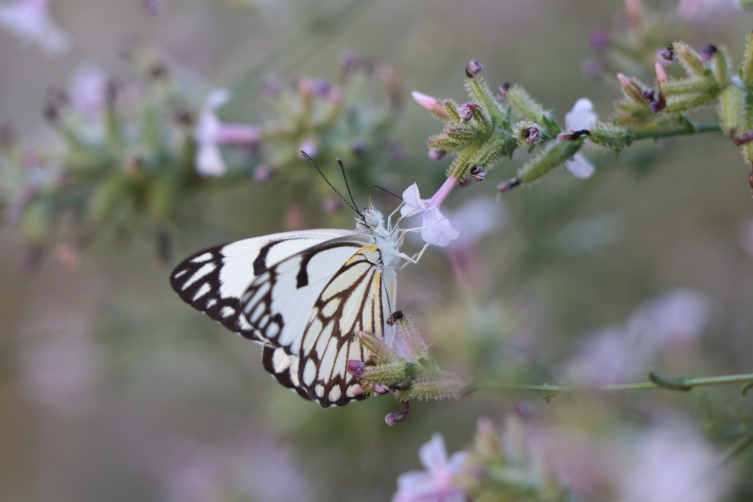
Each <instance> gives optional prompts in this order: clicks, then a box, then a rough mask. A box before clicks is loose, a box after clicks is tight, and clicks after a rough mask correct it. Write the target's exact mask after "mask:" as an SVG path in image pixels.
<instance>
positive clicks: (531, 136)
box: [522, 124, 541, 143]
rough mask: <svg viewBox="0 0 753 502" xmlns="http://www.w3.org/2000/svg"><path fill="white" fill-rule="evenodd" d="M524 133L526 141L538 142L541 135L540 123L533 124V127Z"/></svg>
mask: <svg viewBox="0 0 753 502" xmlns="http://www.w3.org/2000/svg"><path fill="white" fill-rule="evenodd" d="M522 134H523V136H524V137H525V138H526V143H536V142H537V141H538V140H539V138H540V137H541V131H540V130H539V125H538V124H533V125H532V126H531V127H529V128H527V129H525V130H523V131H522Z"/></svg>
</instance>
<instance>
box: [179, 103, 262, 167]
mask: <svg viewBox="0 0 753 502" xmlns="http://www.w3.org/2000/svg"><path fill="white" fill-rule="evenodd" d="M229 99H230V93H229V91H228V90H227V89H215V90H213V91H212V92H210V93H209V96H207V99H206V101H205V103H204V106H203V107H202V109H201V111H200V112H199V120H198V124H197V125H196V129H195V130H194V139H195V140H196V142H197V143H198V151H197V152H196V172H197V173H199V174H200V175H202V176H222V175H223V174H225V173H226V172H227V167H226V166H225V161H224V160H223V159H222V153H221V152H220V149H219V146H218V145H220V144H224V143H236V144H244V143H245V144H249V145H252V146H256V145H258V144H259V141H261V129H260V128H259V127H257V126H253V125H245V124H226V123H223V122H221V121H220V120H219V118H217V115H216V114H215V112H216V110H217V108H219V107H220V106H222V105H224V104H225V103H226V102H227V101H228V100H229Z"/></svg>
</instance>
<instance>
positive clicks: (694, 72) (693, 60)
mask: <svg viewBox="0 0 753 502" xmlns="http://www.w3.org/2000/svg"><path fill="white" fill-rule="evenodd" d="M672 47H673V48H674V51H675V54H677V57H678V59H679V60H680V64H682V67H683V68H685V72H686V73H687V74H688V76H689V77H692V76H696V77H703V76H705V75H706V68H704V66H703V59H701V56H700V55H699V54H698V53H697V52H696V51H694V50H693V49H691V48H690V46H688V45H687V44H685V43H683V42H675V43H673V44H672Z"/></svg>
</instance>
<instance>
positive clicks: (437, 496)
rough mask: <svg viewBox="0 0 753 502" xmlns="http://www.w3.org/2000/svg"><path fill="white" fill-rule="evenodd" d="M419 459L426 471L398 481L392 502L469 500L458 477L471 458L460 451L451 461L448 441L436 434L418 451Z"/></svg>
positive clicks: (458, 501)
mask: <svg viewBox="0 0 753 502" xmlns="http://www.w3.org/2000/svg"><path fill="white" fill-rule="evenodd" d="M418 457H419V458H420V459H421V463H422V464H423V465H424V467H425V468H426V471H410V472H406V473H405V474H401V475H400V477H398V478H397V492H396V493H395V495H394V496H393V497H392V502H418V501H424V502H429V501H434V502H439V501H443V502H463V501H465V500H466V496H465V493H464V491H463V488H462V486H460V484H459V483H458V482H457V477H458V476H459V475H460V474H462V472H463V466H464V464H465V462H466V460H467V459H468V457H469V454H468V453H467V452H462V451H461V452H456V453H453V455H452V456H451V457H450V458H449V459H448V458H447V449H446V448H445V445H444V438H443V437H442V435H441V434H437V433H435V434H434V435H433V436H432V437H431V441H429V442H428V443H425V444H424V445H423V446H421V448H420V449H419V450H418Z"/></svg>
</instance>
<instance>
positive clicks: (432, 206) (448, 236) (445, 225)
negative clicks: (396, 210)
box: [400, 178, 459, 246]
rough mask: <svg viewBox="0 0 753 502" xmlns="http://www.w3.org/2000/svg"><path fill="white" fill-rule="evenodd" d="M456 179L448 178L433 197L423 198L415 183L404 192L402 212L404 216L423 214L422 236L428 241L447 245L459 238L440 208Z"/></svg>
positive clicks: (437, 244) (438, 244)
mask: <svg viewBox="0 0 753 502" xmlns="http://www.w3.org/2000/svg"><path fill="white" fill-rule="evenodd" d="M455 181H456V180H455V178H447V181H445V182H444V184H443V185H442V186H441V187H440V189H439V190H437V193H435V194H434V196H433V197H432V198H431V199H422V198H421V197H420V194H419V192H418V186H417V185H416V184H415V183H414V184H412V185H411V186H409V187H408V188H406V189H405V191H404V192H403V202H405V205H404V206H403V207H401V208H400V214H402V215H403V216H413V215H416V214H420V215H421V220H422V221H421V238H422V239H423V240H424V241H425V242H427V243H431V244H434V245H435V246H446V245H447V244H449V243H450V241H451V240H453V239H457V238H458V235H459V234H458V232H457V231H456V230H453V228H452V227H451V226H450V222H449V220H447V218H445V217H444V215H443V214H442V212H441V211H440V210H439V206H441V205H442V202H444V200H445V199H446V198H447V196H448V195H449V194H450V192H451V191H452V188H453V187H454V186H455Z"/></svg>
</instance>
